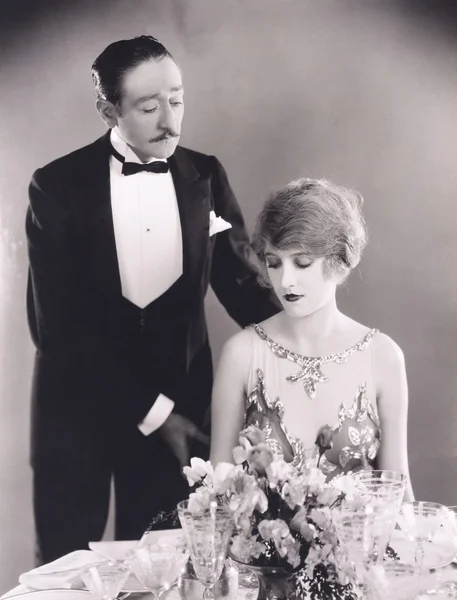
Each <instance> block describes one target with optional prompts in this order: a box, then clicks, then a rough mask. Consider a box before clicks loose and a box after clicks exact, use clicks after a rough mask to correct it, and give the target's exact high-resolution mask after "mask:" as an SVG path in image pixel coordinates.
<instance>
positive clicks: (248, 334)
mask: <svg viewBox="0 0 457 600" xmlns="http://www.w3.org/2000/svg"><path fill="white" fill-rule="evenodd" d="M361 204H362V199H361V197H360V196H359V195H358V194H357V193H356V192H354V191H351V190H348V189H345V188H343V187H339V186H337V185H334V184H332V183H330V182H329V181H325V180H314V179H299V180H297V181H293V182H292V183H290V184H289V185H287V186H286V187H285V188H284V189H281V190H279V191H278V192H276V193H273V194H272V195H271V197H270V198H269V200H268V201H267V202H266V204H265V206H264V208H263V210H262V212H261V213H260V215H259V217H258V221H257V225H256V229H255V232H254V238H253V248H254V251H255V253H256V254H257V257H258V258H259V260H260V264H261V269H262V277H263V279H264V281H265V283H266V284H267V285H270V286H271V287H272V288H273V290H274V291H275V293H276V294H277V296H278V298H279V300H280V301H281V303H282V306H283V308H284V310H283V311H282V312H280V313H279V314H277V315H275V316H274V317H271V318H270V319H268V320H266V321H264V322H263V323H261V324H260V325H252V326H250V327H248V328H246V329H244V330H243V331H241V332H240V333H238V334H236V335H235V336H233V337H232V338H231V339H230V340H228V342H227V343H226V344H225V346H224V348H223V351H222V355H221V359H220V363H219V367H218V370H217V374H216V378H215V384H214V391H213V401H212V436H211V437H212V442H211V461H212V462H213V464H217V463H218V462H220V461H231V460H232V449H233V447H234V446H236V445H237V443H238V434H239V432H240V430H241V429H243V427H245V426H247V425H249V424H254V425H256V426H258V427H260V428H261V429H262V430H263V431H264V433H265V435H266V437H267V441H268V444H269V445H270V447H271V448H272V449H273V450H274V452H275V453H277V454H279V455H280V456H284V458H285V460H287V461H289V462H292V463H293V464H294V465H295V466H297V467H298V468H300V465H301V464H303V462H304V460H305V458H306V457H308V456H309V455H310V453H312V452H313V449H315V448H316V446H315V441H316V438H317V437H318V434H319V433H320V434H321V435H320V440H321V442H323V445H324V447H325V448H326V450H325V451H324V453H323V455H322V457H321V460H320V462H319V466H320V467H321V468H322V470H323V471H324V472H325V473H326V474H327V476H328V478H331V477H333V476H335V475H336V474H339V473H346V472H348V471H356V470H359V469H367V468H374V467H376V468H379V469H392V470H395V471H400V472H402V473H404V474H405V475H407V476H408V477H409V468H408V454H407V413H408V389H407V381H406V372H405V364H404V358H403V353H402V351H401V349H400V348H399V347H398V345H397V344H396V343H395V342H394V341H393V340H392V339H391V338H390V337H389V336H387V335H385V334H383V333H380V332H379V331H378V330H377V329H371V328H369V327H366V326H365V325H362V324H361V323H358V322H357V321H354V320H353V319H351V318H350V317H348V316H347V315H344V314H343V313H341V312H340V311H339V309H338V307H337V304H336V298H335V295H336V289H337V287H338V285H340V284H342V283H343V282H344V281H345V280H346V278H347V277H348V275H349V274H350V272H351V271H352V270H353V269H354V268H355V267H356V266H357V265H358V263H359V261H360V258H361V255H362V251H363V249H364V246H365V244H366V229H365V224H364V219H363V216H362V214H361ZM413 499H414V498H413V491H412V488H411V485H408V486H407V490H406V494H405V500H413Z"/></svg>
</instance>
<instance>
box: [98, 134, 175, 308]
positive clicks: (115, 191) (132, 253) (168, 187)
mask: <svg viewBox="0 0 457 600" xmlns="http://www.w3.org/2000/svg"><path fill="white" fill-rule="evenodd" d="M111 142H112V144H113V146H114V148H115V149H116V150H117V151H118V152H119V154H121V155H122V156H124V157H125V161H126V162H136V163H141V161H140V159H139V158H138V156H137V155H136V154H135V153H134V152H133V151H132V150H131V149H130V147H129V146H128V145H127V144H126V143H125V142H124V141H123V140H122V138H121V137H120V136H119V134H118V133H117V132H116V131H115V130H112V131H111ZM151 162H152V161H151ZM110 182H111V183H110V187H111V207H112V212H113V224H114V235H115V239H116V250H117V260H118V264H119V273H120V277H121V285H122V295H123V296H124V297H125V298H127V299H128V300H130V302H133V304H135V305H136V306H138V307H139V308H144V307H145V306H147V305H148V304H150V303H151V302H153V301H154V300H156V299H157V298H158V297H159V296H161V295H162V294H163V293H164V292H166V291H167V290H168V289H169V288H170V287H171V286H172V285H173V284H174V283H175V281H176V280H177V279H179V277H180V276H181V275H182V272H183V256H182V231H181V221H180V218H179V210H178V203H177V200H176V192H175V188H174V185H173V178H172V176H171V173H170V172H168V173H148V172H144V171H143V172H142V173H137V174H135V175H128V176H125V175H123V174H122V163H121V162H120V161H119V160H117V158H115V157H114V156H111V158H110Z"/></svg>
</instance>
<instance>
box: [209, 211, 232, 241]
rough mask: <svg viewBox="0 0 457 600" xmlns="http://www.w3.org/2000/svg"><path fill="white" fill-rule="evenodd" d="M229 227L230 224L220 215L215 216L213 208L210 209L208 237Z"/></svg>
mask: <svg viewBox="0 0 457 600" xmlns="http://www.w3.org/2000/svg"><path fill="white" fill-rule="evenodd" d="M231 227H232V226H231V224H230V223H228V222H227V221H225V220H224V219H223V218H222V217H216V213H215V212H214V210H212V211H210V213H209V237H211V236H212V235H215V234H216V233H220V232H221V231H225V230H226V229H230V228H231Z"/></svg>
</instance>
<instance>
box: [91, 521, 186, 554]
mask: <svg viewBox="0 0 457 600" xmlns="http://www.w3.org/2000/svg"><path fill="white" fill-rule="evenodd" d="M153 544H154V545H155V544H157V545H158V546H177V547H182V546H183V545H184V544H185V542H184V534H183V531H182V529H163V530H159V531H147V532H146V533H144V534H143V537H142V538H141V540H125V541H101V542H89V548H90V549H91V550H94V552H97V554H100V555H101V556H104V557H105V558H108V559H110V560H124V559H125V557H126V556H127V554H128V553H129V552H130V550H133V549H134V548H136V547H137V546H144V545H147V546H150V545H153Z"/></svg>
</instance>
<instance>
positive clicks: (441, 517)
mask: <svg viewBox="0 0 457 600" xmlns="http://www.w3.org/2000/svg"><path fill="white" fill-rule="evenodd" d="M448 512H449V511H448V509H447V508H446V506H444V505H443V504H438V503H437V502H422V501H416V502H404V503H403V504H402V505H401V508H400V514H399V515H398V524H399V525H400V527H401V529H402V531H403V533H404V534H405V535H406V537H407V538H408V539H409V540H410V541H412V542H415V543H416V550H415V561H416V563H417V564H418V565H419V566H420V567H423V565H424V558H425V552H424V544H425V542H431V541H432V539H433V537H434V535H435V534H436V533H437V531H438V530H439V528H440V527H441V525H444V524H445V522H446V518H447V514H448Z"/></svg>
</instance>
